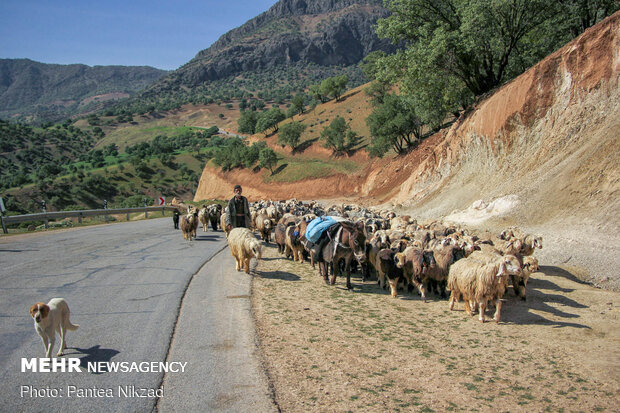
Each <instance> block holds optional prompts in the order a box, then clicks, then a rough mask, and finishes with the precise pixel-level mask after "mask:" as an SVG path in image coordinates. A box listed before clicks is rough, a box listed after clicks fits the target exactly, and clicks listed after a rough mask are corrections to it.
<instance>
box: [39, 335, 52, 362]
mask: <svg viewBox="0 0 620 413" xmlns="http://www.w3.org/2000/svg"><path fill="white" fill-rule="evenodd" d="M43 334H45V333H43ZM43 334H40V333H39V335H40V336H41V341H42V342H43V350H45V357H47V358H49V356H50V354H49V353H51V352H50V351H48V349H49V345H50V343H49V340H48V339H47V336H46V335H43Z"/></svg>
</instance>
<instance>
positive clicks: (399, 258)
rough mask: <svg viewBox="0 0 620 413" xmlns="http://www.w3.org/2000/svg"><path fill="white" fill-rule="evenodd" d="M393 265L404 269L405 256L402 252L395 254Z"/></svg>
mask: <svg viewBox="0 0 620 413" xmlns="http://www.w3.org/2000/svg"><path fill="white" fill-rule="evenodd" d="M394 263H395V264H396V267H397V268H404V267H405V254H404V253H402V252H397V253H396V254H394Z"/></svg>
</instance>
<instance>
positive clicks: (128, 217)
mask: <svg viewBox="0 0 620 413" xmlns="http://www.w3.org/2000/svg"><path fill="white" fill-rule="evenodd" d="M127 221H129V212H128V213H127Z"/></svg>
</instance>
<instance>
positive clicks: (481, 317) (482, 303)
mask: <svg viewBox="0 0 620 413" xmlns="http://www.w3.org/2000/svg"><path fill="white" fill-rule="evenodd" d="M486 309H487V303H486V301H480V302H479V303H478V320H479V321H480V322H481V323H484V321H485V319H484V312H485V310H486Z"/></svg>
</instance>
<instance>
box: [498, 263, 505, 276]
mask: <svg viewBox="0 0 620 413" xmlns="http://www.w3.org/2000/svg"><path fill="white" fill-rule="evenodd" d="M504 274H506V262H504V261H502V263H501V264H500V265H499V271H497V274H495V276H496V277H501V276H502V275H504Z"/></svg>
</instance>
